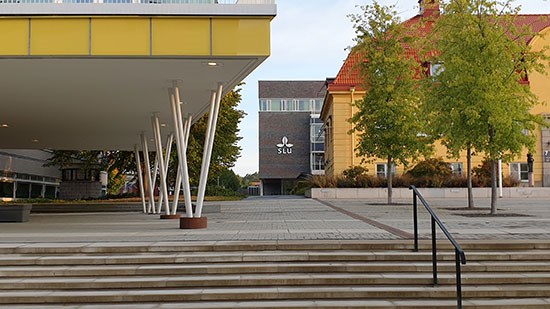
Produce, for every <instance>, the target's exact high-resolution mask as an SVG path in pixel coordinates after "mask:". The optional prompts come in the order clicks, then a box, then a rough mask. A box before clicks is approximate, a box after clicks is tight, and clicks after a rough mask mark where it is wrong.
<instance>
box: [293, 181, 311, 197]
mask: <svg viewBox="0 0 550 309" xmlns="http://www.w3.org/2000/svg"><path fill="white" fill-rule="evenodd" d="M308 189H311V183H310V182H309V181H307V180H300V181H298V183H296V185H295V186H294V188H292V190H291V193H292V194H294V195H305V194H306V191H307V190H308Z"/></svg>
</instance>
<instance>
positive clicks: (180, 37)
mask: <svg viewBox="0 0 550 309" xmlns="http://www.w3.org/2000/svg"><path fill="white" fill-rule="evenodd" d="M152 37H153V50H152V53H153V55H166V56H169V55H181V54H190V55H200V56H208V55H210V20H208V19H205V18H189V19H181V18H155V19H153V35H152Z"/></svg>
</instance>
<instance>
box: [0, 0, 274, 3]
mask: <svg viewBox="0 0 550 309" xmlns="http://www.w3.org/2000/svg"><path fill="white" fill-rule="evenodd" d="M1 3H11V4H13V3H18V4H25V3H33V4H34V3H60V4H62V3H72V4H80V3H88V4H89V3H98V4H101V3H111V4H112V3H124V4H128V3H134V4H275V0H0V4H1Z"/></svg>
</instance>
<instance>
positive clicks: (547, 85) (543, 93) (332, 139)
mask: <svg viewBox="0 0 550 309" xmlns="http://www.w3.org/2000/svg"><path fill="white" fill-rule="evenodd" d="M530 45H531V46H532V48H533V50H536V51H540V50H542V49H543V47H544V46H550V28H546V29H545V30H543V31H542V32H541V36H539V37H536V38H535V39H534V40H533V41H532V42H531V43H530ZM546 52H547V53H549V54H548V55H549V56H550V51H548V50H546ZM546 68H547V69H546V71H547V72H548V73H549V74H541V73H538V72H530V74H529V82H530V84H529V86H530V87H531V90H532V91H533V93H535V94H536V95H537V96H538V98H539V100H540V101H541V102H542V104H541V105H538V106H536V107H534V108H533V110H532V112H533V113H534V114H537V115H550V64H548V63H547V64H546ZM364 94H365V92H364V91H357V90H356V89H355V87H353V86H350V87H348V89H346V90H343V89H342V87H339V88H338V90H336V91H331V90H330V88H329V92H328V95H327V98H326V100H325V106H324V107H323V111H322V114H321V118H322V119H323V121H324V123H325V125H326V127H327V137H326V147H325V159H326V161H327V165H326V175H328V176H335V175H340V174H342V172H343V171H344V170H346V169H347V168H349V167H351V166H357V165H362V166H364V167H366V168H367V169H368V170H369V174H370V175H376V166H377V164H385V163H386V160H385V159H382V158H368V159H367V160H366V161H368V162H367V163H364V162H363V163H362V161H363V160H362V158H361V157H359V156H356V155H355V151H354V149H355V147H356V146H357V139H358V136H356V134H353V133H350V130H351V124H350V122H349V121H348V120H349V119H350V118H351V116H352V115H353V113H354V111H353V107H352V102H354V101H356V100H360V99H362V97H363V96H364ZM543 130H544V129H543ZM547 130H548V136H549V138H548V140H545V142H544V143H543V137H542V130H539V131H538V133H537V144H536V146H535V147H536V148H535V152H534V153H533V158H534V159H535V162H534V170H533V178H534V181H535V185H536V186H542V185H543V179H544V175H543V174H544V170H543V167H544V152H545V151H550V129H547ZM527 153H528V151H527V150H525V151H524V152H523V153H522V154H520V155H519V156H518V157H517V158H515V159H514V160H513V161H512V162H510V163H511V164H518V163H523V164H525V163H526V162H527ZM433 157H439V158H443V159H444V160H446V161H447V162H449V163H462V164H463V168H464V169H465V168H466V152H465V151H464V152H463V153H461V155H460V158H459V159H453V158H448V155H447V150H446V148H445V147H444V146H442V145H441V144H440V143H436V144H435V148H434V154H433ZM483 158H484V157H483V154H476V155H474V156H473V158H472V165H473V166H474V167H476V166H479V165H481V163H482V161H483ZM413 165H414V164H413ZM410 167H412V166H409V168H410ZM405 171H406V168H405V167H403V166H397V170H396V173H397V174H398V175H399V174H402V173H403V172H405ZM511 173H512V168H511V167H510V164H504V165H503V174H504V176H509V175H511ZM546 174H547V176H546V177H547V178H548V179H547V180H546V181H547V182H550V178H549V176H550V162H549V163H547V170H546Z"/></svg>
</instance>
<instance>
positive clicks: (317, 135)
mask: <svg viewBox="0 0 550 309" xmlns="http://www.w3.org/2000/svg"><path fill="white" fill-rule="evenodd" d="M325 93H326V86H325V81H260V82H259V97H260V114H259V145H260V151H259V155H260V179H261V193H262V195H285V194H291V193H292V189H293V188H294V186H295V185H296V182H297V181H298V179H299V178H301V177H304V176H306V175H311V174H324V163H325V158H324V150H325V149H324V146H325V144H324V132H323V131H322V125H323V124H322V122H321V120H320V119H319V112H320V111H321V107H322V103H323V98H324V96H325Z"/></svg>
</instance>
